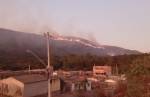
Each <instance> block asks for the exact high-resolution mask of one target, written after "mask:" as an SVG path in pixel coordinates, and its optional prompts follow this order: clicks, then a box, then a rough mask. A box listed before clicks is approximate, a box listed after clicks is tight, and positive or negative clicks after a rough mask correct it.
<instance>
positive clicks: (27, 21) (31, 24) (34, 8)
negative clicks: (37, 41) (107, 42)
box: [0, 0, 96, 41]
mask: <svg viewBox="0 0 150 97" xmlns="http://www.w3.org/2000/svg"><path fill="white" fill-rule="evenodd" d="M16 1H17V2H14V1H10V0H9V2H8V0H5V1H2V3H0V6H1V7H0V21H1V22H0V28H7V29H12V30H17V31H22V32H31V33H43V32H47V31H49V32H57V33H59V34H62V35H65V34H66V35H71V36H77V37H83V38H85V39H89V40H91V41H96V40H95V37H94V35H93V34H92V33H88V32H86V31H83V30H81V29H79V28H78V27H74V26H73V25H75V24H76V23H75V22H74V23H73V22H71V23H72V26H69V27H67V29H65V30H64V31H61V28H59V27H58V25H56V24H55V22H54V21H53V19H52V18H51V17H52V14H51V12H49V11H48V9H46V7H45V8H43V7H41V6H40V5H39V4H41V3H36V2H39V1H36V2H35V4H32V5H31V4H29V3H30V2H29V0H16ZM42 3H44V1H43V2H42ZM73 21H74V20H73ZM68 24H69V25H70V23H68ZM68 24H67V23H66V24H64V25H68ZM60 26H62V25H60Z"/></svg>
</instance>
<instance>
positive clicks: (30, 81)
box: [0, 74, 60, 97]
mask: <svg viewBox="0 0 150 97" xmlns="http://www.w3.org/2000/svg"><path fill="white" fill-rule="evenodd" d="M47 84H48V82H47V77H46V76H44V75H39V74H30V75H20V76H13V77H9V78H6V79H3V80H0V95H4V96H5V95H6V96H12V97H34V96H38V95H42V94H46V93H47V90H48V89H47V88H48V87H47ZM59 90H60V80H59V78H57V77H52V78H51V91H52V92H54V91H59ZM0 97H1V96H0Z"/></svg>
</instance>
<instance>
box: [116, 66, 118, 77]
mask: <svg viewBox="0 0 150 97" xmlns="http://www.w3.org/2000/svg"><path fill="white" fill-rule="evenodd" d="M116 75H118V65H117V64H116Z"/></svg>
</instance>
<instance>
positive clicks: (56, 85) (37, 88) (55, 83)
mask: <svg viewBox="0 0 150 97" xmlns="http://www.w3.org/2000/svg"><path fill="white" fill-rule="evenodd" d="M47 84H48V82H47V81H41V82H36V83H31V84H25V87H24V96H23V97H32V96H37V95H41V94H46V93H47V90H48V89H47V88H48V87H47V86H48V85H47ZM59 90H60V80H59V79H53V80H52V83H51V91H52V92H54V91H59Z"/></svg>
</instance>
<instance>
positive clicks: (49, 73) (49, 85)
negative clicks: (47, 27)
mask: <svg viewBox="0 0 150 97" xmlns="http://www.w3.org/2000/svg"><path fill="white" fill-rule="evenodd" d="M46 39H47V62H48V64H47V70H48V71H47V72H48V97H51V84H50V76H51V72H52V71H51V70H52V69H51V67H50V47H49V46H50V45H49V32H47V33H46Z"/></svg>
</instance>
